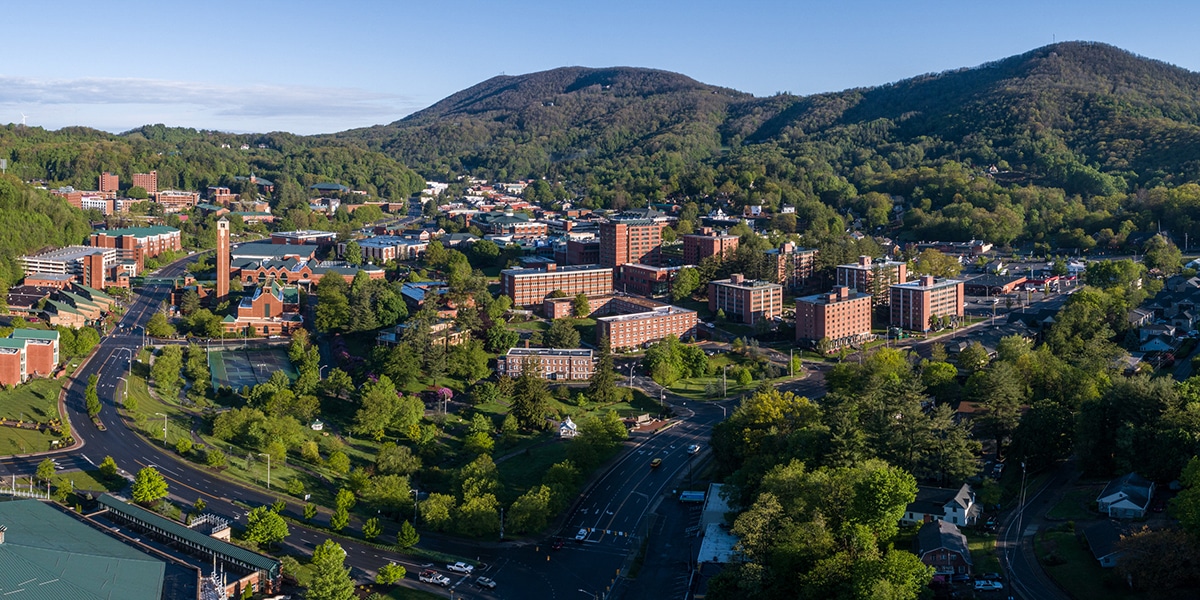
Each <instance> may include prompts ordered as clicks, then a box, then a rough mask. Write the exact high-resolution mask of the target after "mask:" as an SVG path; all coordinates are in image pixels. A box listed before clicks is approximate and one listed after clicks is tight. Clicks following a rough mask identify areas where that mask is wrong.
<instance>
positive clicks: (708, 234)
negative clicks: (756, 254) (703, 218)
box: [683, 227, 739, 265]
mask: <svg viewBox="0 0 1200 600" xmlns="http://www.w3.org/2000/svg"><path fill="white" fill-rule="evenodd" d="M738 240H739V238H738V236H736V235H729V234H725V233H716V232H715V231H713V230H712V228H709V227H705V228H703V229H702V230H701V232H700V233H692V234H688V235H685V236H683V264H685V265H698V264H700V261H702V260H704V259H706V258H708V257H710V256H721V257H726V256H729V255H730V254H733V253H734V252H736V251H737V247H738Z"/></svg>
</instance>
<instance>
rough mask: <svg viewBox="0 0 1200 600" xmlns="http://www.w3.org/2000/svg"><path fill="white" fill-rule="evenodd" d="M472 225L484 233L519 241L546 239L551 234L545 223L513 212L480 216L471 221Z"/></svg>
mask: <svg viewBox="0 0 1200 600" xmlns="http://www.w3.org/2000/svg"><path fill="white" fill-rule="evenodd" d="M471 224H473V225H475V226H477V227H479V229H480V230H482V231H483V232H484V233H490V234H493V235H511V236H513V237H514V238H517V239H522V238H536V237H545V236H546V235H547V233H548V232H549V226H548V225H546V224H545V223H542V222H541V221H533V220H531V219H530V218H529V217H527V216H525V215H523V214H516V213H512V212H506V213H499V214H492V213H483V214H479V215H476V216H475V218H473V219H471Z"/></svg>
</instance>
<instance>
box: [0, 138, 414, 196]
mask: <svg viewBox="0 0 1200 600" xmlns="http://www.w3.org/2000/svg"><path fill="white" fill-rule="evenodd" d="M243 144H246V145H248V146H250V148H249V149H247V150H242V149H241V146H242V145H243ZM224 146H228V147H224ZM0 158H8V159H9V164H10V168H9V173H10V174H14V175H17V176H18V177H20V178H22V179H24V180H38V179H40V180H45V181H46V182H47V183H49V184H50V185H52V186H59V185H71V186H74V187H75V188H76V189H85V190H91V189H96V187H97V178H98V177H99V175H100V173H101V172H102V171H111V172H113V173H116V174H117V175H119V176H120V177H121V184H122V186H123V187H128V186H129V185H130V183H131V179H132V175H133V173H144V172H147V171H150V170H156V171H157V172H158V186H159V188H160V189H181V190H201V191H202V190H203V189H204V188H206V187H207V186H210V185H227V186H233V187H236V185H235V184H234V181H235V180H234V177H238V176H246V175H249V174H251V173H254V174H256V175H258V176H261V177H264V178H267V179H270V180H272V181H276V182H277V183H283V182H288V183H294V184H296V185H298V186H304V187H307V186H309V185H312V184H314V183H317V182H321V181H333V182H337V183H341V184H343V185H346V186H349V187H351V188H353V189H358V190H364V191H366V192H368V193H369V194H371V195H372V196H377V197H381V198H384V199H405V198H408V197H409V196H410V195H412V194H413V193H415V192H417V191H420V190H421V189H422V188H424V187H425V183H424V179H422V178H421V177H420V176H418V175H417V174H416V173H414V172H413V171H411V170H409V169H408V168H406V167H404V166H403V165H401V164H399V163H397V162H396V161H395V160H393V159H391V158H389V157H387V156H384V155H383V154H380V153H378V152H373V151H369V150H364V149H362V148H359V147H352V146H344V145H329V144H325V143H321V142H319V141H317V140H316V139H315V138H306V137H302V136H296V135H292V134H287V133H269V134H252V135H235V134H228V133H222V132H216V131H197V130H194V129H182V128H169V127H165V126H163V125H147V126H145V127H141V128H139V129H135V130H132V131H128V132H125V133H123V134H121V135H113V134H109V133H105V132H102V131H97V130H94V129H87V128H83V127H70V128H65V129H60V130H58V131H46V130H44V129H41V128H38V127H24V126H19V125H9V126H7V127H0Z"/></svg>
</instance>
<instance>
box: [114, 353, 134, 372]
mask: <svg viewBox="0 0 1200 600" xmlns="http://www.w3.org/2000/svg"><path fill="white" fill-rule="evenodd" d="M116 352H128V353H129V372H130V373H133V350H132V349H131V348H117V349H116V350H115V351H114V354H115V353H116Z"/></svg>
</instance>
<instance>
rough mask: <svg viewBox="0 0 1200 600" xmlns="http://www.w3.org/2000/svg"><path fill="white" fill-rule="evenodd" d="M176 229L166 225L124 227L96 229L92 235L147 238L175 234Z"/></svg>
mask: <svg viewBox="0 0 1200 600" xmlns="http://www.w3.org/2000/svg"><path fill="white" fill-rule="evenodd" d="M178 231H179V230H178V229H175V228H174V227H167V226H166V225H148V226H146V227H126V228H124V229H97V230H95V231H93V232H92V233H103V234H105V235H107V236H109V237H120V236H123V235H132V236H134V237H149V236H152V235H162V234H164V233H176V232H178Z"/></svg>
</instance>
